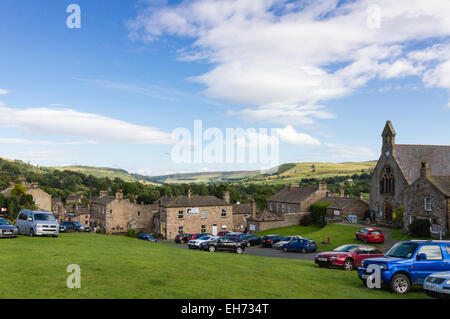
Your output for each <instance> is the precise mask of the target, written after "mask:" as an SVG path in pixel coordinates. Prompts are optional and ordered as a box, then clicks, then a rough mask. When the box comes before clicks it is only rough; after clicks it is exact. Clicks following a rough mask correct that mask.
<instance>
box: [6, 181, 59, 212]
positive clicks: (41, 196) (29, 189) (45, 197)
mask: <svg viewBox="0 0 450 319" xmlns="http://www.w3.org/2000/svg"><path fill="white" fill-rule="evenodd" d="M22 185H23V186H24V188H25V192H26V193H27V194H30V195H31V196H33V201H34V203H35V204H36V206H37V207H39V209H41V210H45V211H48V212H51V211H52V196H51V195H50V194H48V193H46V192H44V191H43V190H42V189H40V188H39V184H38V183H36V182H33V183H22ZM14 186H15V183H13V182H11V183H9V187H8V188H7V189H5V190H4V191H2V194H3V195H5V196H7V197H9V196H11V191H12V190H13V188H14Z"/></svg>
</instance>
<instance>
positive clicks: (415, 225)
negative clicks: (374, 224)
mask: <svg viewBox="0 0 450 319" xmlns="http://www.w3.org/2000/svg"><path fill="white" fill-rule="evenodd" d="M430 227H431V224H430V221H429V220H428V219H416V220H414V221H413V222H412V224H411V235H412V236H414V237H424V238H428V237H430Z"/></svg>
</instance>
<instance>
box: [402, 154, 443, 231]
mask: <svg viewBox="0 0 450 319" xmlns="http://www.w3.org/2000/svg"><path fill="white" fill-rule="evenodd" d="M430 171H431V170H430V168H429V167H428V163H427V162H423V163H422V164H421V169H420V176H419V177H418V178H417V179H416V180H415V181H414V182H413V183H412V184H411V186H409V187H408V188H407V189H406V190H405V192H404V199H403V205H404V207H405V214H404V223H403V224H404V230H405V232H408V231H409V225H411V223H412V222H413V221H414V220H415V219H428V220H429V221H430V224H431V232H432V233H433V234H435V235H437V234H439V232H440V231H442V232H443V233H444V234H447V233H448V231H449V224H450V205H449V204H450V176H431V175H430Z"/></svg>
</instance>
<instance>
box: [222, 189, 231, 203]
mask: <svg viewBox="0 0 450 319" xmlns="http://www.w3.org/2000/svg"><path fill="white" fill-rule="evenodd" d="M223 200H224V201H226V202H227V203H229V202H230V192H228V191H225V192H223Z"/></svg>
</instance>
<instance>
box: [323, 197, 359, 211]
mask: <svg viewBox="0 0 450 319" xmlns="http://www.w3.org/2000/svg"><path fill="white" fill-rule="evenodd" d="M357 201H359V199H358V198H349V197H324V198H322V199H321V200H320V201H319V203H330V206H328V208H331V209H344V208H345V207H347V206H349V205H352V204H353V203H355V202H357Z"/></svg>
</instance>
